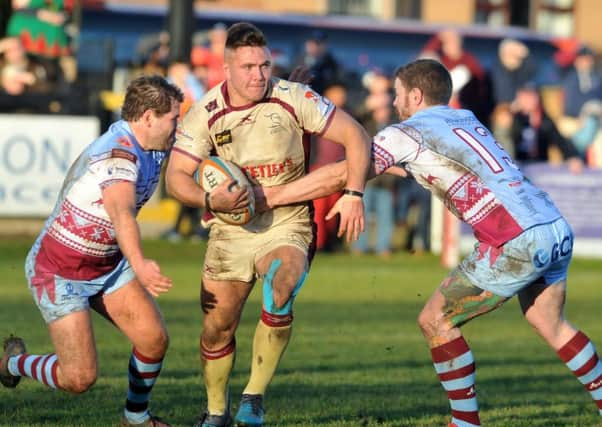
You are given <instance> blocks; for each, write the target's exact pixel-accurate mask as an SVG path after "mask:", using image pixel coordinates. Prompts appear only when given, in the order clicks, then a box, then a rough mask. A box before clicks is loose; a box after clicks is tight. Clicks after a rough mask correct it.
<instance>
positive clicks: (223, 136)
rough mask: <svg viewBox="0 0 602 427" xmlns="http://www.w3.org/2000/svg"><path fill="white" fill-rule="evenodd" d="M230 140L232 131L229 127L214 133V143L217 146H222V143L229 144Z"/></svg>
mask: <svg viewBox="0 0 602 427" xmlns="http://www.w3.org/2000/svg"><path fill="white" fill-rule="evenodd" d="M231 142H232V132H230V129H227V130H225V131H223V132H220V133H218V134H216V135H215V143H216V144H217V145H218V146H222V145H224V144H230V143H231Z"/></svg>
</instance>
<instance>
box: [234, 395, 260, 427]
mask: <svg viewBox="0 0 602 427" xmlns="http://www.w3.org/2000/svg"><path fill="white" fill-rule="evenodd" d="M264 414H265V411H264V410H263V396H262V395H261V394H243V395H242V398H241V399H240V405H239V406H238V412H237V413H236V417H235V418H234V422H235V425H236V426H237V427H261V426H263V415H264Z"/></svg>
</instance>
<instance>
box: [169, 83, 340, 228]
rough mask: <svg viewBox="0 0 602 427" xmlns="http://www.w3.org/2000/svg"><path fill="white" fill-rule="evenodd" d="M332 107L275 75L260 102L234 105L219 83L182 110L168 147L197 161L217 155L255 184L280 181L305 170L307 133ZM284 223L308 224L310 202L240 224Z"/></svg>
mask: <svg viewBox="0 0 602 427" xmlns="http://www.w3.org/2000/svg"><path fill="white" fill-rule="evenodd" d="M335 108H336V107H335V106H334V104H332V103H331V102H330V101H329V100H328V99H326V98H324V97H322V96H320V95H319V94H317V93H316V92H315V91H313V90H312V89H311V88H310V87H308V86H306V85H303V84H300V83H294V82H289V81H287V80H282V79H278V78H272V79H271V81H270V83H269V87H268V91H267V93H266V96H265V97H264V99H262V100H261V101H259V102H254V103H251V104H248V105H244V106H241V107H234V106H232V105H231V104H230V100H229V96H228V89H227V84H226V83H225V82H224V83H222V84H221V85H218V86H216V87H215V88H213V89H212V90H211V91H209V92H208V93H207V94H206V95H205V96H204V97H203V99H201V100H200V101H198V102H197V103H195V104H194V105H193V107H192V108H191V109H190V111H189V112H188V113H187V114H186V116H185V117H184V119H183V120H182V122H181V124H180V126H179V128H178V132H177V140H176V143H175V145H174V148H173V150H174V151H177V152H179V153H182V154H185V155H187V156H189V157H191V158H193V159H195V160H198V161H199V162H201V161H202V160H203V159H205V158H207V157H208V156H209V155H211V154H217V155H218V156H220V157H221V158H223V159H226V160H230V161H232V162H234V163H236V164H237V165H239V166H240V167H241V168H242V169H243V170H244V171H245V172H246V174H247V176H248V177H249V178H250V180H251V181H254V182H255V183H258V184H260V185H262V186H268V187H269V186H273V185H279V184H285V183H288V182H291V181H294V180H296V179H298V178H300V177H302V176H303V175H305V174H306V173H307V170H308V162H309V137H308V136H309V134H311V133H323V132H325V131H326V129H327V127H328V125H329V123H330V120H331V119H332V118H333V117H334V112H335ZM284 222H303V223H308V224H309V223H310V215H309V205H308V204H307V203H303V204H297V205H293V206H285V207H279V208H276V209H274V210H272V211H268V212H264V213H262V214H260V215H258V216H257V217H256V218H254V219H253V220H252V221H251V222H250V223H249V224H247V225H245V226H244V227H245V228H246V229H247V230H249V231H260V230H262V229H264V228H266V227H270V226H273V225H277V224H280V223H284ZM217 223H218V224H220V225H224V226H225V224H224V223H222V222H220V221H219V220H218V221H217Z"/></svg>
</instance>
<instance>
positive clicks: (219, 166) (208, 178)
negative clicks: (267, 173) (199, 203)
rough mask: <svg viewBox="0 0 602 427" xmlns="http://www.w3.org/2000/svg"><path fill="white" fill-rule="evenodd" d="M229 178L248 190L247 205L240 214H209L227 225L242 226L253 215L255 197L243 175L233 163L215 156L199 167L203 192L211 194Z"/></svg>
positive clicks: (204, 161) (199, 178) (199, 177)
mask: <svg viewBox="0 0 602 427" xmlns="http://www.w3.org/2000/svg"><path fill="white" fill-rule="evenodd" d="M229 178H232V179H234V180H235V181H236V185H237V186H239V187H248V188H249V195H250V197H249V199H250V200H249V205H248V206H247V207H246V209H245V210H244V212H241V213H225V212H213V211H211V212H212V213H213V214H214V215H215V216H216V217H218V218H219V219H221V220H222V221H224V222H225V223H227V224H232V225H244V224H246V223H247V222H249V221H250V220H251V219H252V218H253V216H254V215H255V197H254V194H253V190H252V189H251V183H250V182H249V180H248V178H247V176H246V175H245V173H244V172H243V171H242V170H241V169H240V168H239V167H238V166H237V165H236V164H235V163H233V162H230V161H228V160H224V159H222V158H220V157H217V156H211V157H209V158H207V159H205V160H203V161H202V162H201V165H200V166H199V173H198V180H199V185H200V186H201V188H202V189H203V190H204V191H208V192H210V193H211V191H212V190H213V189H214V188H215V187H217V186H218V185H220V184H221V183H222V182H224V181H226V180H228V179H229Z"/></svg>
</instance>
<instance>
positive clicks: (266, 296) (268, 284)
mask: <svg viewBox="0 0 602 427" xmlns="http://www.w3.org/2000/svg"><path fill="white" fill-rule="evenodd" d="M281 265H282V261H281V260H280V259H275V260H274V261H272V264H271V265H270V269H269V270H268V272H267V274H266V275H265V277H264V279H263V305H264V307H265V311H267V312H268V313H270V314H277V315H280V316H283V315H287V314H290V313H291V311H292V308H293V301H294V300H295V296H297V294H298V293H299V289H301V286H303V282H305V277H306V276H307V271H304V272H303V274H301V277H299V280H298V281H297V284H296V285H295V288H294V289H293V292H291V297H290V298H289V299H288V301H287V302H286V304H284V306H282V307H281V308H277V307H276V305H275V304H274V290H273V288H272V281H273V280H274V276H275V275H276V271H278V269H279V268H280V266H281Z"/></svg>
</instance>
